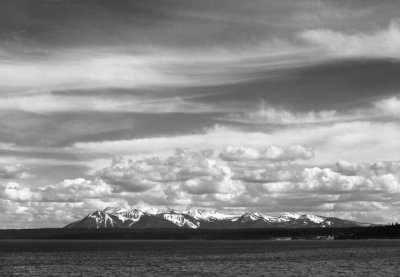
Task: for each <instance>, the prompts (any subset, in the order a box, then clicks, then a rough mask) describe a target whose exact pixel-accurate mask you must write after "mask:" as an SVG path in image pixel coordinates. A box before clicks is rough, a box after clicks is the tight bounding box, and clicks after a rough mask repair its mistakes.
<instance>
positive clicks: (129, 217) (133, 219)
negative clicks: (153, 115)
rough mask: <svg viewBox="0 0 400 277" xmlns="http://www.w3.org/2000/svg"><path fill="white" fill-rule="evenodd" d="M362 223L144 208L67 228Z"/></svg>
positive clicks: (114, 211) (100, 215)
mask: <svg viewBox="0 0 400 277" xmlns="http://www.w3.org/2000/svg"><path fill="white" fill-rule="evenodd" d="M364 225H365V223H358V222H354V221H349V220H343V219H339V218H334V217H323V216H318V215H308V214H283V215H280V216H268V215H264V214H262V213H259V212H253V213H252V212H244V213H241V214H236V215H230V214H223V213H219V212H215V211H207V210H204V209H197V210H186V211H182V212H180V211H176V210H172V209H156V208H143V209H132V210H127V209H124V208H114V207H107V208H106V209H104V210H102V211H95V212H93V213H91V214H89V215H87V216H86V217H84V218H83V219H81V220H79V221H76V222H73V223H71V224H69V225H67V226H65V228H134V229H143V228H192V229H197V228H203V229H245V228H246V229H249V228H301V227H304V228H305V227H357V226H364Z"/></svg>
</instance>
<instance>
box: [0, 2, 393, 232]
mask: <svg viewBox="0 0 400 277" xmlns="http://www.w3.org/2000/svg"><path fill="white" fill-rule="evenodd" d="M399 10H400V3H399V1H397V0H381V1H375V0H348V1H341V0H269V1H265V0H249V1H242V0H212V1H211V0H201V1H200V0H168V1H166V0H119V1H115V0H2V1H1V2H0V228H38V227H62V226H64V225H66V224H68V223H70V222H72V221H75V220H78V219H80V218H82V217H83V216H85V215H86V214H88V213H90V212H92V211H94V210H97V209H104V208H106V207H107V206H122V207H131V208H134V207H147V206H152V207H170V208H175V209H180V210H183V209H191V208H207V209H212V210H218V211H222V212H227V213H233V212H241V211H245V210H247V211H260V212H263V213H265V214H269V215H278V214H282V213H286V212H299V213H310V214H317V215H322V216H335V217H339V218H345V219H350V220H356V221H360V222H369V223H388V222H398V221H400V139H399V138H400V78H399V75H400V13H399Z"/></svg>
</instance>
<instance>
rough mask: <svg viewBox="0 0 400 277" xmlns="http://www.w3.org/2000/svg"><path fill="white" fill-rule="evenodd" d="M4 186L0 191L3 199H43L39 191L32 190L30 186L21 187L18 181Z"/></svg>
mask: <svg viewBox="0 0 400 277" xmlns="http://www.w3.org/2000/svg"><path fill="white" fill-rule="evenodd" d="M2 186H3V189H2V190H1V191H0V197H1V198H3V199H8V200H13V201H38V200H40V199H41V195H40V194H39V193H36V192H34V191H32V190H31V189H30V188H27V187H21V186H20V185H19V184H18V183H15V182H9V183H7V184H6V185H2ZM0 189H1V187H0Z"/></svg>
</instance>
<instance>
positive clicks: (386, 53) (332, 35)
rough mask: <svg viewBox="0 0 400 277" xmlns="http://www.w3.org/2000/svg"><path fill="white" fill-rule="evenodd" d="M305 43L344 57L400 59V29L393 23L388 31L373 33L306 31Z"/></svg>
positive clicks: (303, 37) (303, 35) (326, 30)
mask: <svg viewBox="0 0 400 277" xmlns="http://www.w3.org/2000/svg"><path fill="white" fill-rule="evenodd" d="M300 37H301V38H302V39H304V40H305V41H307V42H309V43H311V44H312V45H315V46H317V47H320V48H322V49H323V50H326V51H328V52H329V53H332V54H334V55H338V56H344V57H354V56H355V57H357V56H358V57H393V58H399V57H400V27H399V24H398V23H397V22H396V21H392V22H391V23H390V25H389V26H388V27H387V28H386V29H381V30H377V31H375V32H371V33H356V34H345V33H342V32H339V31H333V30H330V29H317V30H306V31H304V32H302V33H300Z"/></svg>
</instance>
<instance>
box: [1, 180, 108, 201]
mask: <svg viewBox="0 0 400 277" xmlns="http://www.w3.org/2000/svg"><path fill="white" fill-rule="evenodd" d="M2 187H3V189H2V191H0V192H1V194H0V196H1V198H3V199H7V200H12V201H20V202H21V201H22V202H32V201H33V202H80V201H83V200H85V199H96V198H102V197H107V196H110V195H111V193H112V189H111V187H110V186H109V185H108V184H106V183H105V182H103V181H102V180H94V181H90V180H85V179H83V178H78V179H73V180H68V179H67V180H64V181H62V182H60V183H57V184H51V185H46V186H42V187H38V188H30V187H28V186H22V185H20V184H18V183H15V182H9V183H7V184H6V185H2Z"/></svg>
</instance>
